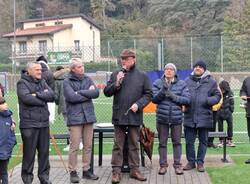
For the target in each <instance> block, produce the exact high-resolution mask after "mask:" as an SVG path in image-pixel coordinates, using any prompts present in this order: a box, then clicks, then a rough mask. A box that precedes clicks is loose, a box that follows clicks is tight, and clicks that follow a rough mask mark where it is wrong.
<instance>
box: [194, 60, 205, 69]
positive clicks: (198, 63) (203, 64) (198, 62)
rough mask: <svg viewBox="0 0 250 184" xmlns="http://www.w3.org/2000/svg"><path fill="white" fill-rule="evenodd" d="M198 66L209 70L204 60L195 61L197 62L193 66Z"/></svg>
mask: <svg viewBox="0 0 250 184" xmlns="http://www.w3.org/2000/svg"><path fill="white" fill-rule="evenodd" d="M196 66H200V67H202V68H203V69H204V71H206V70H207V65H206V63H205V61H203V60H197V61H196V62H195V64H194V67H193V68H195V67H196Z"/></svg>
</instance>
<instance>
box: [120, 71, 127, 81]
mask: <svg viewBox="0 0 250 184" xmlns="http://www.w3.org/2000/svg"><path fill="white" fill-rule="evenodd" d="M120 71H121V72H122V73H123V74H124V75H125V74H126V73H127V70H126V69H125V68H121V70H120ZM123 79H124V77H123V78H121V79H120V81H119V84H120V85H121V84H122V81H123Z"/></svg>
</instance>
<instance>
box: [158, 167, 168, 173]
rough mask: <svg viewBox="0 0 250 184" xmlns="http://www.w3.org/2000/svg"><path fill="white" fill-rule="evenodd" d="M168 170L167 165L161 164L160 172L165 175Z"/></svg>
mask: <svg viewBox="0 0 250 184" xmlns="http://www.w3.org/2000/svg"><path fill="white" fill-rule="evenodd" d="M166 172H167V167H166V166H161V167H160V169H159V171H158V174H160V175H164V174H166Z"/></svg>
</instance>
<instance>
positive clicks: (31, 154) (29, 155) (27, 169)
mask: <svg viewBox="0 0 250 184" xmlns="http://www.w3.org/2000/svg"><path fill="white" fill-rule="evenodd" d="M21 136H22V141H23V160H22V172H21V176H22V180H23V182H24V183H25V184H30V183H32V181H33V177H34V176H33V169H34V162H35V155H36V150H37V152H38V178H39V180H40V183H41V184H46V183H48V181H49V170H50V165H49V128H48V127H45V128H25V129H21Z"/></svg>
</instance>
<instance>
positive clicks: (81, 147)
mask: <svg viewBox="0 0 250 184" xmlns="http://www.w3.org/2000/svg"><path fill="white" fill-rule="evenodd" d="M79 149H80V150H82V149H83V144H82V142H80V145H79Z"/></svg>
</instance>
